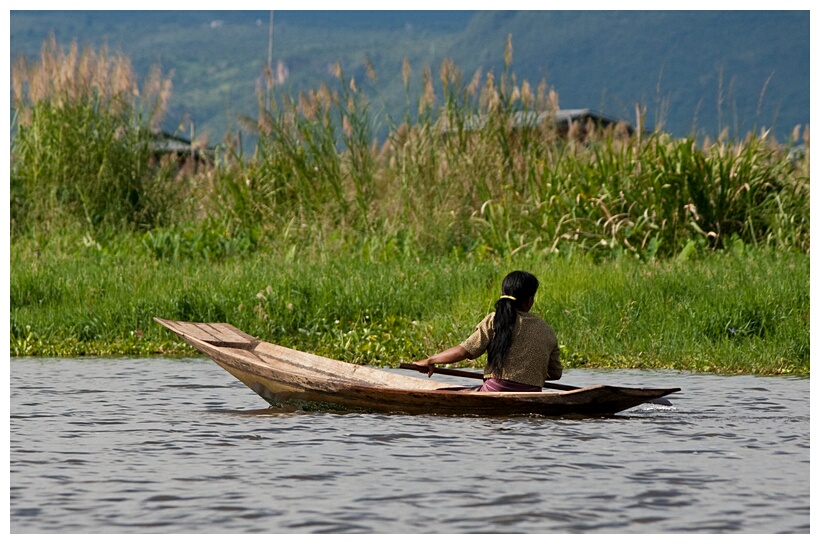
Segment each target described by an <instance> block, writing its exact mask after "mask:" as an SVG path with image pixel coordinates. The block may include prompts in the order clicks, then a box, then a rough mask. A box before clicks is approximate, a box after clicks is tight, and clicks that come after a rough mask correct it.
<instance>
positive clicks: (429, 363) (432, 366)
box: [413, 357, 436, 378]
mask: <svg viewBox="0 0 820 544" xmlns="http://www.w3.org/2000/svg"><path fill="white" fill-rule="evenodd" d="M413 364H414V365H416V366H421V367H426V368H427V377H428V378H429V377H430V376H432V375H433V373H434V372H435V371H436V363H435V362H433V358H432V357H428V358H426V359H422V360H421V361H416V362H415V363H413ZM419 372H424V369H423V368H420V369H419Z"/></svg>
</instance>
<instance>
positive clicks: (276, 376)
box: [154, 317, 680, 416]
mask: <svg viewBox="0 0 820 544" xmlns="http://www.w3.org/2000/svg"><path fill="white" fill-rule="evenodd" d="M154 320H155V321H157V323H159V324H161V325H162V326H164V327H167V328H168V329H170V330H171V331H173V332H174V333H176V334H177V335H179V336H180V337H181V338H182V339H183V340H185V342H187V343H188V344H190V345H191V346H193V347H194V348H196V349H197V350H199V351H200V352H202V353H204V354H205V355H207V356H208V357H210V358H211V359H213V361H214V362H216V363H217V364H218V365H219V366H221V367H222V368H224V369H225V370H227V371H228V372H229V373H230V374H232V375H233V376H234V377H236V378H237V379H239V381H241V382H242V383H244V384H245V385H247V386H248V387H249V388H250V389H251V390H253V391H254V392H255V393H257V394H258V395H259V396H261V397H262V398H263V399H265V400H266V401H268V402H269V403H270V404H271V405H274V406H278V405H289V404H290V405H293V404H295V405H302V406H305V405H307V406H312V407H314V408H316V407H318V408H319V409H342V410H364V411H375V412H397V413H408V414H450V415H478V416H510V415H527V414H539V415H545V416H564V415H583V416H603V415H611V414H615V413H617V412H621V411H623V410H626V409H628V408H632V407H634V406H638V405H639V404H643V403H645V402H648V401H650V400H652V399H657V398H660V397H663V396H665V395H669V394H670V393H674V392H676V391H680V389H679V388H671V389H648V388H632V387H615V386H610V385H595V386H592V387H584V388H580V389H575V390H572V391H556V392H540V393H479V392H477V391H474V390H454V389H453V384H449V383H443V382H438V381H435V380H431V379H428V378H417V377H411V376H405V375H402V374H399V373H394V372H387V371H384V370H379V369H376V368H371V367H367V366H360V365H353V364H349V363H344V362H342V361H336V360H333V359H328V358H326V357H320V356H318V355H313V354H310V353H304V352H301V351H296V350H294V349H290V348H286V347H282V346H277V345H274V344H270V343H267V342H263V341H260V340H258V339H256V338H254V337H253V336H250V335H249V334H246V333H244V332H242V331H241V330H239V329H237V328H236V327H234V326H232V325H229V324H227V323H189V322H184V321H169V320H167V319H161V318H158V317H155V318H154Z"/></svg>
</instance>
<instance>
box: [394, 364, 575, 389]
mask: <svg viewBox="0 0 820 544" xmlns="http://www.w3.org/2000/svg"><path fill="white" fill-rule="evenodd" d="M399 368H404V369H406V370H415V371H417V372H429V370H430V369H429V368H428V367H426V366H421V365H414V364H412V363H401V364H400V365H399ZM433 373H434V374H446V375H448V376H461V377H462V378H476V379H479V380H483V379H484V374H482V373H481V372H470V371H469V370H456V369H453V368H440V367H435V368H433ZM542 387H544V388H546V389H558V390H559V391H573V390H575V389H581V388H580V387H575V386H574V385H564V384H563V383H551V382H544V385H542Z"/></svg>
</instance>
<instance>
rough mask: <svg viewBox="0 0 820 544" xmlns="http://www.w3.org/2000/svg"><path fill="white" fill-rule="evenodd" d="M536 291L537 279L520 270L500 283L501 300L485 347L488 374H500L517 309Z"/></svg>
mask: <svg viewBox="0 0 820 544" xmlns="http://www.w3.org/2000/svg"><path fill="white" fill-rule="evenodd" d="M537 290H538V279H537V278H536V277H535V276H533V275H532V274H530V273H529V272H524V271H521V270H516V271H515V272H510V273H509V274H507V277H505V278H504V281H503V282H501V298H499V299H498V301H497V302H496V303H495V318H494V319H493V330H494V334H493V337H492V339H491V340H490V343H489V345H488V346H487V370H488V371H489V373H490V374H495V373H498V374H500V373H501V369H502V368H503V367H504V360H505V359H506V358H507V352H508V351H509V350H510V346H511V345H512V340H513V328H514V327H515V320H516V318H517V317H518V308H520V307H521V306H523V305H524V304H526V302H527V301H528V300H529V299H530V297H532V296H535V292H536V291H537ZM510 297H512V298H510ZM513 299H515V300H513Z"/></svg>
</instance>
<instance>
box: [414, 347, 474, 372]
mask: <svg viewBox="0 0 820 544" xmlns="http://www.w3.org/2000/svg"><path fill="white" fill-rule="evenodd" d="M469 358H470V353H469V352H468V351H467V350H466V349H464V348H463V347H461V346H460V345H459V346H453V347H451V348H447V349H445V350H444V351H442V352H441V353H436V354H435V355H433V356H431V357H428V358H426V359H422V360H421V361H416V362H415V363H414V364H416V365H419V366H426V367H427V368H428V370H427V376H428V377H429V376H432V375H433V371H434V370H435V368H436V365H448V364H451V363H458V362H459V361H464V360H465V359H469ZM419 372H421V371H419Z"/></svg>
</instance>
